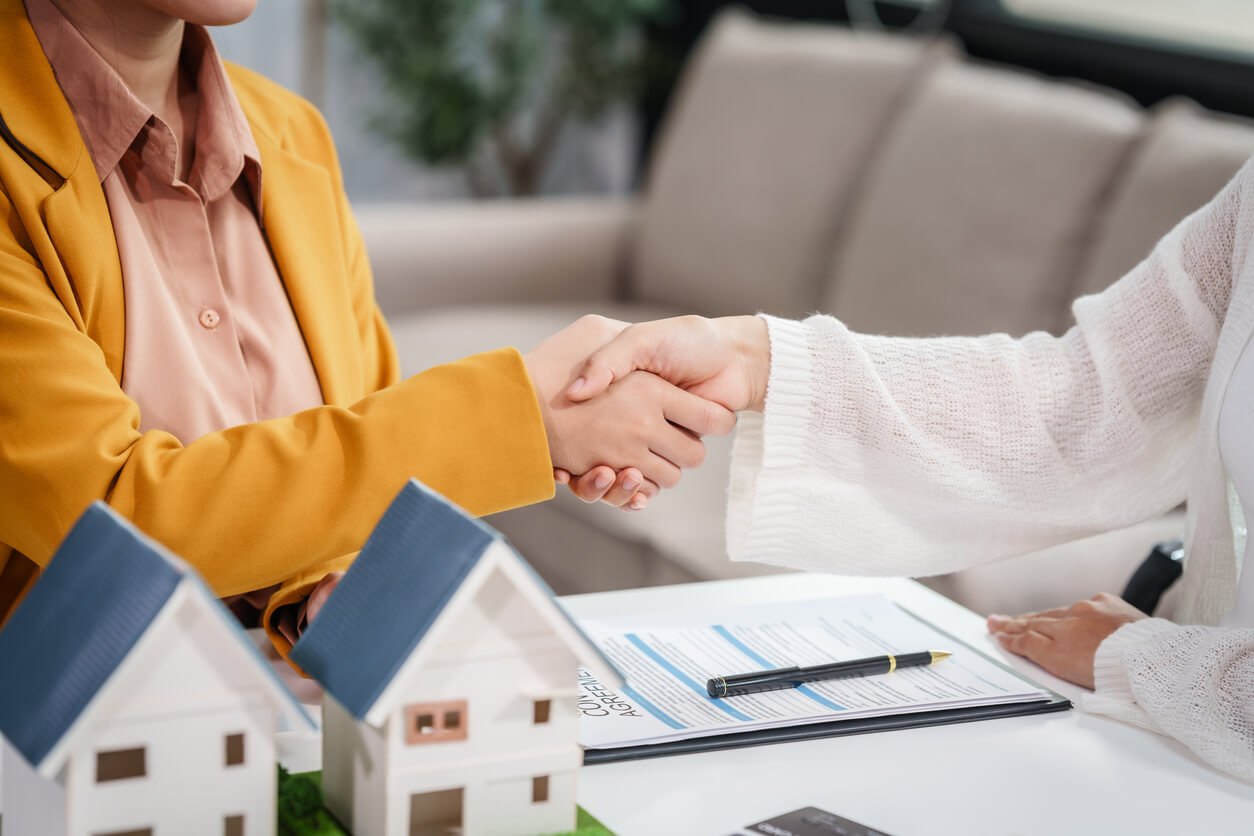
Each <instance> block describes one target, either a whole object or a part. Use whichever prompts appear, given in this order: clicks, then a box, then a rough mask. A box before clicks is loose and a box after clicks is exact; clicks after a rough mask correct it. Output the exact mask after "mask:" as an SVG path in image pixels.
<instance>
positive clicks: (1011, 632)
mask: <svg viewBox="0 0 1254 836" xmlns="http://www.w3.org/2000/svg"><path fill="white" fill-rule="evenodd" d="M1145 617H1146V615H1145V613H1143V612H1141V611H1140V610H1138V609H1137V608H1136V607H1134V606H1132V605H1131V604H1129V603H1127V602H1126V601H1124V600H1123V599H1122V598H1120V597H1118V596H1117V595H1111V594H1110V593H1108V592H1102V593H1099V594H1097V595H1095V596H1093V598H1092V599H1090V600H1087V601H1077V602H1076V603H1074V604H1072V605H1071V606H1069V607H1057V608H1055V609H1052V610H1042V611H1041V612H1031V613H1027V614H1026V615H1020V616H1017V617H1016V616H1006V615H990V616H989V617H988V631H989V632H990V633H992V634H993V638H995V639H997V641H998V642H999V643H1000V644H1001V646H1002V647H1004V648H1006V649H1007V650H1009V651H1010V652H1011V653H1017V654H1019V655H1020V656H1024V657H1027V658H1028V659H1031V660H1032V661H1033V662H1035V663H1036V664H1038V665H1040V666H1041V667H1042V668H1044V669H1045V670H1047V671H1049V672H1050V673H1052V674H1053V675H1054V676H1057V677H1060V678H1062V679H1065V680H1067V681H1068V682H1074V683H1075V684H1077V685H1083V686H1084V687H1085V688H1092V687H1093V659H1094V657H1095V656H1096V655H1097V647H1098V645H1100V644H1101V643H1102V642H1103V641H1105V640H1106V638H1107V637H1108V636H1110V634H1111V633H1113V632H1115V631H1116V630H1118V629H1119V628H1120V627H1122V626H1123V625H1125V624H1127V623H1129V622H1132V621H1137V620H1139V619H1142V618H1145Z"/></svg>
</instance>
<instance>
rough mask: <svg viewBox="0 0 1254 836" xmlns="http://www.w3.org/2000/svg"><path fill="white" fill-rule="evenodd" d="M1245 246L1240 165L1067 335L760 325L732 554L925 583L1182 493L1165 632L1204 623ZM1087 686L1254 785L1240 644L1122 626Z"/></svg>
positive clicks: (1253, 731) (1218, 562)
mask: <svg viewBox="0 0 1254 836" xmlns="http://www.w3.org/2000/svg"><path fill="white" fill-rule="evenodd" d="M1251 241H1254V162H1252V163H1247V164H1246V166H1245V167H1244V168H1243V169H1242V170H1241V172H1240V173H1239V174H1238V175H1237V176H1236V178H1235V179H1234V180H1233V181H1232V182H1231V183H1230V184H1229V185H1228V186H1227V187H1226V188H1225V189H1224V190H1223V191H1222V192H1220V193H1219V194H1218V195H1217V196H1216V197H1215V198H1214V200H1212V201H1211V202H1210V203H1209V204H1208V205H1207V206H1205V207H1204V208H1202V209H1200V210H1198V211H1197V212H1195V213H1194V214H1193V215H1191V216H1190V217H1188V218H1186V219H1185V220H1184V221H1182V222H1181V223H1180V225H1179V226H1177V227H1176V228H1175V229H1174V230H1173V231H1172V232H1171V233H1169V234H1168V235H1167V236H1166V237H1165V238H1164V239H1163V240H1162V241H1161V242H1159V244H1158V246H1157V247H1155V249H1154V251H1153V252H1152V253H1151V254H1150V256H1149V257H1148V258H1147V259H1146V260H1145V261H1144V262H1142V263H1141V264H1140V265H1138V266H1137V267H1136V268H1135V269H1133V270H1132V272H1131V273H1129V274H1128V275H1127V276H1125V277H1124V278H1122V279H1121V280H1119V281H1118V282H1116V283H1115V284H1114V285H1112V286H1111V287H1110V288H1109V289H1107V290H1106V291H1105V292H1104V293H1101V294H1099V295H1096V296H1087V297H1084V298H1082V299H1079V300H1078V301H1076V303H1075V304H1074V306H1073V312H1074V314H1075V319H1076V323H1077V324H1076V326H1075V327H1073V328H1071V329H1070V330H1069V331H1068V332H1067V333H1066V334H1064V335H1063V336H1062V337H1053V336H1050V335H1048V334H1043V333H1033V334H1028V335H1027V336H1025V337H1023V338H1021V339H1011V338H1010V337H1008V336H1006V335H1004V334H994V335H990V336H985V337H974V338H966V337H938V338H931V339H906V338H890V337H875V336H866V335H860V334H855V333H852V332H851V331H849V330H848V329H847V328H845V327H844V325H842V324H841V323H840V322H839V321H837V320H835V319H832V318H830V317H824V316H814V317H811V318H809V319H807V320H805V321H804V322H800V323H799V322H790V321H785V320H778V319H774V318H770V317H768V318H767V321H768V324H769V330H770V337H771V375H770V381H769V386H768V392H767V401H766V409H765V412H764V414H762V415H758V414H756V413H751V414H746V415H744V416H742V418H741V424H740V431H739V435H738V437H737V440H736V447H735V453H734V455H733V463H732V478H731V486H730V494H729V504H728V513H727V541H728V550H729V552H730V554H731V556H732V557H733V559H736V560H753V561H760V562H766V563H778V564H782V565H787V566H794V567H799V568H805V569H813V570H820V571H836V572H844V573H852V574H871V575H874V574H909V575H928V574H935V573H939V572H948V571H952V570H956V569H962V568H965V567H969V566H972V565H975V564H978V563H982V562H986V561H990V560H994V559H997V558H1001V557H1009V556H1012V555H1018V554H1023V553H1026V552H1029V551H1034V550H1036V549H1041V548H1044V547H1046V546H1050V545H1053V544H1056V543H1061V542H1064V541H1068V540H1073V539H1077V538H1080V537H1085V536H1088V535H1091V534H1095V533H1098V532H1101V531H1106V530H1109V529H1114V528H1120V527H1123V526H1127V525H1131V524H1133V523H1136V522H1139V521H1141V520H1145V519H1148V518H1151V517H1153V516H1155V515H1158V514H1161V513H1163V512H1165V511H1167V510H1169V509H1171V508H1173V507H1175V506H1176V505H1178V504H1179V503H1180V502H1181V501H1182V500H1184V499H1185V498H1186V496H1187V498H1188V516H1189V525H1188V531H1187V538H1186V539H1187V543H1186V545H1187V549H1188V552H1187V554H1188V557H1187V560H1186V569H1185V575H1184V579H1183V581H1182V585H1183V589H1182V596H1181V604H1180V615H1179V619H1180V622H1181V623H1182V624H1199V625H1215V624H1217V623H1218V622H1219V621H1220V620H1221V619H1222V618H1223V617H1224V615H1225V614H1226V613H1227V612H1228V611H1229V610H1230V609H1231V608H1232V604H1233V600H1234V596H1235V592H1236V588H1237V572H1238V562H1237V559H1236V557H1235V555H1237V554H1238V551H1239V550H1243V546H1244V544H1243V543H1240V542H1236V541H1234V527H1236V528H1237V529H1238V530H1239V532H1240V534H1242V535H1243V534H1244V521H1243V520H1241V519H1239V516H1240V506H1239V504H1238V503H1236V502H1235V501H1232V499H1231V498H1230V496H1229V490H1228V479H1227V475H1226V473H1225V471H1224V468H1223V464H1222V461H1221V459H1220V453H1219V445H1218V441H1217V425H1218V416H1219V406H1220V404H1221V401H1222V398H1223V396H1224V392H1225V389H1226V386H1227V383H1228V381H1229V379H1230V378H1231V376H1232V373H1233V369H1234V367H1235V365H1236V362H1237V359H1238V357H1239V356H1240V354H1241V351H1242V349H1243V348H1244V346H1245V344H1246V342H1247V341H1248V340H1249V338H1250V336H1251V334H1254V275H1251V274H1254V259H1250V258H1248V251H1249V245H1250V242H1251ZM1251 423H1252V427H1251V430H1252V431H1254V422H1251ZM1114 591H1117V590H1114ZM1251 626H1254V625H1251ZM1096 679H1097V689H1096V692H1095V694H1094V695H1093V696H1091V697H1090V698H1088V699H1087V700H1086V701H1085V707H1086V708H1088V709H1089V710H1092V711H1096V712H1100V713H1104V714H1109V715H1113V716H1116V717H1118V718H1120V719H1123V720H1125V721H1128V722H1132V723H1136V724H1138V725H1141V726H1145V727H1147V728H1150V729H1154V730H1156V731H1159V732H1162V733H1164V734H1168V735H1171V736H1173V737H1176V738H1178V739H1179V740H1181V741H1183V742H1184V743H1185V744H1186V745H1188V746H1189V747H1190V748H1192V749H1193V750H1194V752H1196V753H1197V754H1198V755H1199V756H1200V757H1202V758H1203V759H1205V760H1207V761H1208V762H1210V763H1212V764H1214V765H1215V766H1217V767H1219V768H1220V769H1223V770H1225V771H1228V772H1230V773H1233V774H1235V775H1238V776H1240V777H1241V778H1243V779H1245V780H1248V781H1254V629H1239V628H1238V629H1224V628H1218V627H1213V626H1200V627H1199V626H1193V627H1182V626H1179V625H1176V624H1173V623H1170V622H1166V621H1163V620H1162V619H1146V620H1143V621H1140V622H1136V623H1133V624H1130V625H1127V626H1125V627H1123V628H1122V629H1120V630H1119V631H1117V632H1116V633H1115V634H1114V635H1112V636H1111V637H1110V638H1108V639H1107V640H1106V641H1105V642H1103V644H1102V645H1101V647H1100V648H1099V651H1098V655H1097V663H1096Z"/></svg>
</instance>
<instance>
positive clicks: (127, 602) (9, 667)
mask: <svg viewBox="0 0 1254 836" xmlns="http://www.w3.org/2000/svg"><path fill="white" fill-rule="evenodd" d="M183 588H188V589H190V590H191V591H192V593H193V594H194V595H196V596H199V597H200V598H202V599H203V600H204V603H205V604H207V605H208V606H209V607H210V609H212V610H216V611H218V612H220V615H221V617H222V618H223V619H224V621H225V622H226V623H227V624H228V625H229V626H230V627H231V628H232V629H233V632H234V633H235V634H236V635H237V636H238V639H239V642H240V644H241V646H242V647H244V648H246V649H247V652H248V653H249V654H250V655H251V656H252V657H254V658H255V660H256V663H257V671H258V675H259V676H262V677H265V678H266V680H267V685H268V687H270V688H271V689H272V693H273V695H274V696H276V697H277V698H278V699H279V700H280V701H281V703H283V702H285V703H286V705H287V707H288V708H290V709H291V710H292V713H294V714H296V715H297V716H298V717H299V718H301V719H303V721H304V722H305V723H307V724H309V725H310V726H312V725H313V724H312V721H311V720H309V717H308V715H306V714H305V712H304V710H303V709H301V707H300V705H299V704H298V703H296V702H295V700H294V699H293V698H292V696H291V693H290V692H289V691H288V690H287V688H286V687H285V686H284V685H283V684H282V683H281V682H280V681H279V679H278V677H277V676H275V674H274V672H273V671H272V670H271V669H270V666H269V664H268V663H267V662H266V661H265V660H264V659H263V658H262V656H261V654H260V653H258V652H257V649H256V647H255V646H254V645H253V643H252V641H251V640H249V638H248V637H247V636H246V635H245V634H244V632H243V630H242V629H240V627H239V625H238V622H236V621H235V619H234V617H233V616H231V614H230V613H229V612H228V611H227V610H226V608H225V607H223V606H222V605H221V604H220V603H219V602H218V601H217V599H216V598H215V597H214V595H213V593H212V592H210V591H209V590H208V589H207V588H206V587H205V586H204V584H203V583H201V582H200V580H199V577H198V576H197V575H196V573H195V571H194V570H193V569H191V567H189V566H188V565H187V564H186V563H184V562H183V561H181V560H179V559H178V558H176V557H174V556H173V555H172V554H170V553H169V552H168V551H167V550H165V549H164V548H163V547H161V546H160V545H159V544H157V543H156V542H154V541H153V540H151V539H149V538H148V537H146V536H145V535H143V534H142V533H140V531H139V530H138V529H136V528H135V527H134V526H133V525H131V523H129V522H128V521H127V520H125V519H123V518H122V517H121V516H119V515H118V514H117V512H115V511H113V510H112V509H111V508H109V507H108V506H107V505H105V504H104V503H101V502H96V503H94V504H93V505H92V506H91V507H89V508H88V509H87V510H86V511H85V512H84V513H83V515H82V517H80V518H79V520H78V522H77V523H75V525H74V528H73V529H71V531H70V533H69V534H68V535H67V536H66V538H65V540H64V541H63V542H62V543H61V546H60V548H58V549H57V552H56V554H55V555H54V556H53V558H52V561H51V562H50V563H49V564H48V566H47V568H46V569H44V571H43V574H42V575H41V576H40V578H39V580H38V582H37V583H36V584H35V586H34V587H33V588H32V589H31V591H30V592H29V593H28V594H27V596H26V598H25V600H23V601H22V603H21V605H20V606H19V607H18V608H17V611H16V612H14V613H13V615H12V616H11V617H10V619H9V621H8V623H7V624H6V625H5V626H4V629H3V630H0V671H3V672H4V674H3V679H4V687H3V688H0V732H2V733H3V734H4V736H5V737H6V738H7V739H8V741H9V743H10V744H12V745H13V747H14V748H16V749H17V750H18V751H19V752H21V753H22V755H23V757H25V758H26V760H27V761H28V762H29V763H30V764H32V765H33V766H35V767H37V768H39V767H40V766H41V764H43V763H44V761H45V759H47V758H48V757H49V755H50V754H51V753H53V751H54V749H56V748H58V744H59V743H61V742H62V740H63V739H64V738H65V737H66V736H67V734H68V733H69V732H70V731H71V729H72V727H73V726H74V724H75V723H76V722H77V721H78V720H79V718H80V717H81V716H83V714H84V713H85V712H86V711H87V710H88V707H89V706H90V704H91V703H92V701H93V700H94V699H95V698H96V696H97V695H98V694H99V693H100V691H101V689H102V688H103V687H104V686H105V684H106V683H107V682H108V681H109V680H110V679H111V678H112V677H113V675H114V674H115V672H117V670H118V668H119V666H121V664H122V663H123V661H124V660H125V659H126V658H127V656H128V655H129V654H130V652H131V650H132V649H133V648H134V647H135V645H136V644H137V643H138V642H139V640H140V639H141V638H142V637H143V636H144V634H145V633H147V631H148V629H149V627H150V626H151V625H152V624H153V622H154V620H155V619H156V618H157V616H158V614H159V613H160V612H161V611H162V610H163V609H164V608H165V607H166V605H167V603H169V601H170V600H171V598H172V597H173V596H174V595H175V593H176V591H178V590H180V589H183ZM41 771H42V770H41Z"/></svg>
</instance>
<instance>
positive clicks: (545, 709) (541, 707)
mask: <svg viewBox="0 0 1254 836" xmlns="http://www.w3.org/2000/svg"><path fill="white" fill-rule="evenodd" d="M552 708H553V700H536V701H535V702H534V703H533V704H532V711H531V722H532V723H534V724H535V725H537V726H542V725H544V724H545V723H547V722H548V721H549V712H550V710H551V709H552Z"/></svg>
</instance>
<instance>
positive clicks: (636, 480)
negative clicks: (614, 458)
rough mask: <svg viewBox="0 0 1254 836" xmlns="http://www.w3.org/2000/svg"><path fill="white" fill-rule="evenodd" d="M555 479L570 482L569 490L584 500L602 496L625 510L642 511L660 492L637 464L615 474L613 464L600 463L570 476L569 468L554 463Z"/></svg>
mask: <svg viewBox="0 0 1254 836" xmlns="http://www.w3.org/2000/svg"><path fill="white" fill-rule="evenodd" d="M553 479H554V481H556V482H557V483H558V484H559V485H568V486H569V487H570V492H571V493H573V494H574V495H575V496H577V497H579V498H580V499H582V500H583V501H584V502H597V501H598V500H599V501H601V502H604V503H606V504H607V505H613V506H614V507H615V508H621V509H623V510H624V511H643V510H644V509H645V507H646V506H647V505H648V504H649V500H650V499H652V498H653V497H655V496H657V493H658V486H657V485H655V484H653V483H652V482H650V481H649V480H648V479H645V478H644V476H643V475H641V473H640V471H639V470H637V469H636V468H634V467H628V468H624V469H623V470H622V471H620V472H619V473H617V474H616V473H615V472H614V469H613V468H611V467H606V466H605V465H601V466H599V467H594V468H592V469H591V470H589V471H588V472H587V473H584V474H582V475H580V476H571V474H570V473H569V471H566V470H563V469H561V468H560V467H555V468H553Z"/></svg>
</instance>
